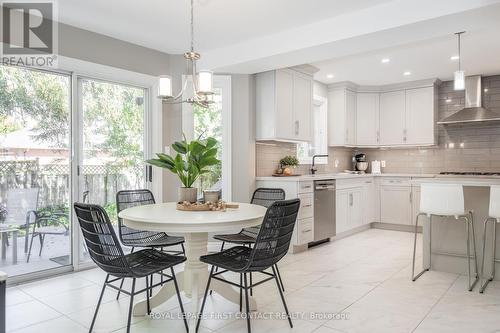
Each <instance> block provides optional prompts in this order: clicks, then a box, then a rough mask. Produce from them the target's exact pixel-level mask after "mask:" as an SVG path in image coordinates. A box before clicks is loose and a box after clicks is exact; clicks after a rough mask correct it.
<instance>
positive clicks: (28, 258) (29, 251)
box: [26, 234, 35, 263]
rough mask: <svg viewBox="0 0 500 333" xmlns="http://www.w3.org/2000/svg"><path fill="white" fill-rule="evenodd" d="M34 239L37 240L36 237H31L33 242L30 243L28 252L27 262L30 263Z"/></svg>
mask: <svg viewBox="0 0 500 333" xmlns="http://www.w3.org/2000/svg"><path fill="white" fill-rule="evenodd" d="M33 238H35V235H33V234H32V235H31V241H30V249H29V250H28V257H27V258H26V262H27V263H28V262H30V256H31V248H32V247H33Z"/></svg>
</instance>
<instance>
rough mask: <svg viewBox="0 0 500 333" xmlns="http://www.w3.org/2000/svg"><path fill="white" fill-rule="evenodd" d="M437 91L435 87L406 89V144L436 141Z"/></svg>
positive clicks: (419, 144)
mask: <svg viewBox="0 0 500 333" xmlns="http://www.w3.org/2000/svg"><path fill="white" fill-rule="evenodd" d="M436 97H437V92H436V88H435V87H425V88H417V89H407V90H406V112H405V114H406V127H405V129H406V132H405V134H406V142H405V143H406V144H410V145H416V146H424V145H434V144H435V143H436V130H435V126H436V125H435V124H436V120H437V118H436V117H437V105H436V103H437V98H436Z"/></svg>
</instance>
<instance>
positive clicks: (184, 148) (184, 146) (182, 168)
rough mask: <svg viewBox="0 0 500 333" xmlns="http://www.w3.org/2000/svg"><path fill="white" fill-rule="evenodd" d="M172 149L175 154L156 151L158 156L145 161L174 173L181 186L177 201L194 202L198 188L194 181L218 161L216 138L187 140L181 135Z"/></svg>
mask: <svg viewBox="0 0 500 333" xmlns="http://www.w3.org/2000/svg"><path fill="white" fill-rule="evenodd" d="M172 149H173V150H174V151H176V152H177V154H176V155H175V156H169V155H167V154H164V153H157V154H156V156H157V157H158V158H154V159H150V160H147V161H146V163H148V164H151V165H154V166H157V167H160V168H164V169H167V170H170V171H171V172H172V173H175V174H176V175H177V176H178V177H179V179H180V181H181V183H182V185H183V187H180V188H179V190H178V195H179V198H178V200H179V202H184V201H188V202H196V200H197V198H198V190H197V188H196V187H193V184H194V182H195V181H196V180H197V179H198V177H200V176H201V175H203V174H206V173H209V172H210V167H211V166H214V165H217V164H219V163H220V160H219V159H217V157H216V156H217V140H216V139H214V138H207V139H206V140H200V138H198V139H197V140H193V141H191V142H188V141H187V140H186V137H185V136H183V140H182V141H178V142H174V143H173V144H172Z"/></svg>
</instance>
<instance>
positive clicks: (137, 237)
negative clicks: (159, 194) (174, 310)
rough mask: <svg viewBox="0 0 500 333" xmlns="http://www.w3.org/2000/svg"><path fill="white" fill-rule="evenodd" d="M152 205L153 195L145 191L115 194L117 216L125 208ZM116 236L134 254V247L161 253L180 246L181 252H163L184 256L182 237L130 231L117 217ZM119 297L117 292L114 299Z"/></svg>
mask: <svg viewBox="0 0 500 333" xmlns="http://www.w3.org/2000/svg"><path fill="white" fill-rule="evenodd" d="M154 203H155V198H154V196H153V193H152V192H151V191H150V190H147V189H141V190H124V191H118V192H117V193H116V210H117V213H118V214H119V213H120V212H121V211H122V210H124V209H126V208H130V207H135V206H142V205H149V204H154ZM118 235H119V237H120V241H121V242H122V244H123V245H125V246H128V247H131V248H132V249H131V252H134V249H135V248H136V247H142V248H158V249H160V250H161V251H164V248H168V247H171V246H176V245H180V246H181V249H182V251H165V252H170V253H173V254H182V255H185V254H186V253H185V250H184V237H176V236H170V235H168V234H166V233H164V232H154V231H143V230H136V229H132V228H129V227H127V226H126V225H125V224H123V220H122V219H121V218H120V217H118ZM151 284H153V276H151ZM122 285H123V283H122ZM120 287H121V286H120ZM119 297H120V293H119V292H118V295H116V299H118V298H119Z"/></svg>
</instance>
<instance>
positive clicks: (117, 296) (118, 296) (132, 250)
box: [116, 246, 134, 300]
mask: <svg viewBox="0 0 500 333" xmlns="http://www.w3.org/2000/svg"><path fill="white" fill-rule="evenodd" d="M132 252H134V247H133V246H132V249H131V250H130V253H132ZM124 281H125V279H122V281H121V282H120V289H122V288H123V282H124ZM121 292H122V291H121V290H118V294H117V295H116V300H118V299H119V298H120V293H121Z"/></svg>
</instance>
